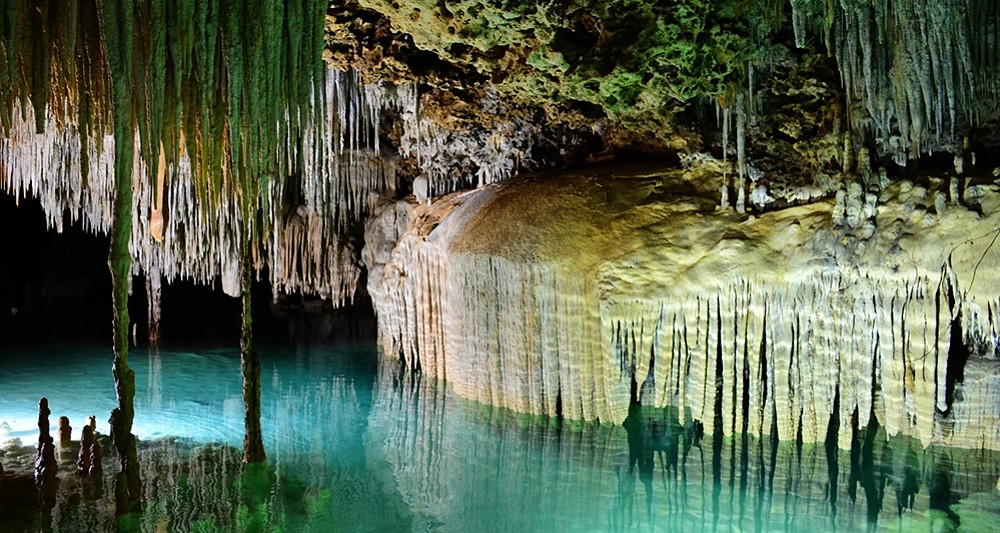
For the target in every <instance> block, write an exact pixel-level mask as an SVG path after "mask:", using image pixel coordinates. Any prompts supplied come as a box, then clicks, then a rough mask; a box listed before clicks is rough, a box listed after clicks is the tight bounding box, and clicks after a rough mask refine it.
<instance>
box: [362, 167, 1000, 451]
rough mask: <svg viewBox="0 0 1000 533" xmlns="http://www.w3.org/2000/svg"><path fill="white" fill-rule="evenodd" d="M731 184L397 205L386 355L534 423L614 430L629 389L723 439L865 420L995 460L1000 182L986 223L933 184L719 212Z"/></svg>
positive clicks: (383, 271)
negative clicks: (749, 211) (543, 417)
mask: <svg viewBox="0 0 1000 533" xmlns="http://www.w3.org/2000/svg"><path fill="white" fill-rule="evenodd" d="M721 179H722V176H718V175H715V176H709V175H704V174H698V172H695V171H676V170H671V171H656V170H650V171H648V172H643V171H631V173H629V172H624V171H623V172H622V173H618V174H616V173H614V172H613V171H608V172H607V173H605V174H600V175H596V174H587V173H583V174H579V175H573V176H562V177H551V178H548V179H535V180H524V181H516V182H513V183H510V184H508V185H506V186H493V187H485V188H483V189H480V190H477V191H474V192H467V193H459V194H455V195H450V196H446V197H443V198H440V199H437V200H435V201H434V202H433V203H432V204H431V205H430V206H426V205H415V204H410V203H407V202H405V201H400V202H397V203H395V204H386V205H385V206H383V207H381V208H380V209H378V210H377V211H376V212H377V216H376V218H375V219H374V220H373V221H372V222H371V223H370V224H369V226H368V237H367V247H372V250H371V251H368V248H366V252H365V254H364V257H365V260H366V262H367V264H368V267H369V272H370V276H369V293H370V294H371V295H372V298H373V301H374V302H375V306H376V309H377V312H378V315H379V325H380V342H381V344H382V346H383V351H384V354H385V357H386V358H388V359H390V360H395V361H399V362H400V363H401V364H404V365H405V366H406V367H409V368H411V369H419V370H420V371H421V372H422V373H423V375H425V376H428V377H432V378H435V377H436V378H442V379H446V380H447V381H448V382H449V383H450V384H451V386H452V387H453V388H454V390H455V391H456V392H457V393H458V394H460V395H462V396H465V397H468V398H472V399H475V400H479V401H482V402H484V403H489V404H492V405H497V406H501V407H507V408H510V409H513V410H515V411H520V412H527V413H537V414H550V415H551V414H556V413H559V414H561V415H562V416H565V417H567V418H574V419H584V420H595V419H596V420H600V421H602V422H615V423H619V422H621V421H622V420H624V418H625V417H626V415H627V414H628V406H629V403H630V401H631V400H632V399H633V398H632V394H631V390H632V389H633V387H635V388H636V398H634V399H635V400H637V401H640V402H641V403H642V404H643V405H644V406H668V405H669V406H674V407H677V408H678V409H680V412H681V413H682V415H681V416H682V417H686V416H691V417H692V418H693V419H696V420H699V421H700V422H701V423H702V424H704V427H705V431H706V432H708V433H714V432H722V433H725V434H733V433H740V432H741V431H744V430H745V431H750V432H753V433H754V434H761V435H768V434H769V432H770V428H771V427H772V425H773V426H774V427H776V429H777V432H778V435H779V437H780V438H781V439H784V440H794V439H795V438H796V436H798V435H801V438H802V439H803V440H804V441H806V442H820V441H823V440H825V439H826V438H827V430H828V427H829V426H830V423H831V420H833V421H837V425H836V428H837V431H836V432H835V433H834V437H835V440H836V441H838V442H839V443H840V444H841V445H845V443H847V442H848V441H849V439H850V435H851V433H850V432H851V423H850V417H851V415H852V413H854V412H857V416H858V424H860V425H861V426H864V425H867V424H868V422H869V416H870V414H874V415H875V417H876V418H877V419H878V421H879V423H880V424H881V425H883V426H884V427H885V428H886V431H887V432H888V434H889V435H895V434H900V433H902V434H906V435H912V436H914V437H917V438H919V439H920V440H921V441H922V442H924V443H925V444H927V443H941V444H950V445H957V446H966V447H981V446H985V447H988V448H992V449H997V448H1000V416H998V415H997V413H996V412H995V410H994V409H992V408H990V407H989V405H991V403H990V402H992V400H991V398H993V397H994V396H993V395H994V393H993V392H990V391H991V390H992V385H991V381H990V380H989V379H987V378H986V376H988V375H989V372H990V370H989V369H990V368H993V365H994V363H993V362H992V361H993V359H991V357H994V356H995V354H996V353H997V351H998V350H1000V329H998V326H997V324H996V323H995V321H993V320H992V319H991V318H990V317H991V316H992V313H993V312H994V308H996V307H997V306H998V303H997V302H998V298H1000V278H997V276H996V272H997V269H996V268H995V267H994V266H995V265H996V262H997V261H998V257H1000V256H998V255H997V254H1000V248H995V247H993V246H992V245H991V244H990V242H991V239H992V237H993V235H994V234H995V233H996V231H995V230H992V229H991V228H998V227H1000V209H998V208H1000V192H998V191H997V190H996V187H995V186H991V187H989V188H988V189H989V190H988V191H986V190H984V191H982V192H981V193H977V194H982V198H983V200H982V203H981V206H982V207H981V209H982V214H979V213H977V212H976V211H972V210H968V209H966V208H965V207H963V206H961V205H954V206H953V205H947V204H943V205H938V203H939V202H938V197H939V196H940V197H943V194H942V193H941V190H942V189H945V190H946V189H947V184H946V183H944V182H942V181H937V182H935V183H936V185H932V187H931V188H929V187H926V186H921V185H916V184H913V183H909V182H898V183H894V184H892V185H890V186H889V187H887V188H886V190H884V191H883V192H882V193H880V194H878V195H876V194H872V193H866V192H865V191H864V190H862V189H861V188H860V187H859V186H857V184H852V185H851V186H850V187H848V188H847V190H846V191H845V192H844V194H843V197H842V198H841V195H840V194H838V201H837V203H836V205H835V204H834V202H833V201H832V200H831V201H820V202H815V203H812V204H808V205H803V206H798V207H794V208H788V209H783V210H778V211H774V212H769V213H766V214H762V215H759V216H757V217H747V216H746V215H740V214H738V213H734V212H732V211H728V212H727V211H717V210H716V209H715V205H714V203H713V202H712V200H711V197H712V196H713V194H712V192H713V191H714V190H715V187H717V184H718V183H719V181H720V180H721ZM699 187H701V189H704V190H700V189H698V188H699ZM654 190H655V191H663V190H667V191H669V190H698V191H699V192H697V193H695V194H692V195H682V194H679V193H675V194H673V195H669V198H665V199H662V200H653V201H644V199H645V198H647V196H650V195H652V194H653V191H654ZM657 194H663V193H662V192H660V193H657ZM622 198H631V199H633V200H632V201H631V202H625V203H623V201H622V200H621V199H622ZM657 198H663V197H662V196H657ZM841 210H842V211H841ZM838 212H840V213H842V214H839V215H838V214H837V213H838ZM835 217H839V220H840V222H839V223H834V222H835ZM973 227H975V228H982V231H981V232H978V233H974V234H972V235H970V234H969V233H968V230H967V228H973ZM963 228H965V229H963ZM386 241H388V242H386ZM988 265H990V266H988ZM959 328H960V329H959ZM951 332H960V333H956V334H957V337H956V336H953V335H952V333H951ZM957 344H958V345H965V346H969V347H974V354H975V355H973V356H972V357H970V358H969V359H968V361H967V362H966V361H960V360H959V359H956V357H955V356H954V355H953V354H954V351H955V349H956V345H957ZM956 365H962V367H963V368H964V383H963V384H962V385H961V387H962V390H963V395H962V396H963V399H962V400H961V401H958V400H956V399H954V398H951V397H947V398H946V395H945V390H946V388H948V387H952V386H953V385H954V384H953V385H947V383H949V382H952V381H954V380H955V379H956V378H955V376H957V375H959V374H957V373H956V372H951V373H949V370H948V368H953V369H955V368H958V366H956ZM949 376H951V377H949ZM717 390H718V391H721V396H720V397H719V398H720V399H718V400H717V397H716V396H715V395H716V391H717ZM835 398H837V399H838V401H836V402H835V401H834V399H835ZM949 398H950V399H949ZM716 401H720V402H721V403H720V404H718V405H720V408H721V412H717V410H716V407H715V406H716V403H715V402H716ZM744 405H745V406H746V407H747V408H744ZM716 415H719V420H720V422H721V424H722V427H718V426H717V425H716V423H715V420H716Z"/></svg>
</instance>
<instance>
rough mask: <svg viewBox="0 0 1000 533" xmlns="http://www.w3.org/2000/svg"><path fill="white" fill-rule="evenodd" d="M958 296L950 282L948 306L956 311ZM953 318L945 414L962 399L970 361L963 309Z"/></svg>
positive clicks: (946, 382)
mask: <svg viewBox="0 0 1000 533" xmlns="http://www.w3.org/2000/svg"><path fill="white" fill-rule="evenodd" d="M955 307H956V298H955V287H954V286H953V285H952V284H951V283H948V308H949V309H950V310H952V312H954V311H955ZM954 317H955V318H953V319H952V320H951V335H950V338H949V339H948V367H947V371H946V372H945V383H944V387H945V388H944V399H945V405H947V408H946V409H945V411H944V415H946V416H948V415H950V414H951V407H952V404H953V403H954V402H955V401H962V393H961V388H960V387H959V385H960V384H962V383H963V382H964V381H965V365H966V363H967V362H968V361H969V355H970V352H969V347H968V346H966V344H965V335H964V332H963V331H962V310H961V308H959V309H958V312H955V313H954Z"/></svg>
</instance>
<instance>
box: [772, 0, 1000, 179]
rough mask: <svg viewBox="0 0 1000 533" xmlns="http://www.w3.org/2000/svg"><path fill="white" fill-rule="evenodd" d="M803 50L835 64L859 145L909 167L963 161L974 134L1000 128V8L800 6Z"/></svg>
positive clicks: (914, 3) (948, 2)
mask: <svg viewBox="0 0 1000 533" xmlns="http://www.w3.org/2000/svg"><path fill="white" fill-rule="evenodd" d="M791 4H792V19H793V20H792V22H793V28H794V30H795V34H796V42H797V43H798V44H799V45H800V46H803V45H805V44H806V43H807V39H808V38H810V37H812V38H815V39H817V40H818V41H819V42H820V43H823V44H824V45H825V47H826V48H827V49H828V51H829V53H830V54H831V55H833V56H835V57H836V59H837V62H838V64H839V66H840V76H841V81H842V83H843V87H844V90H845V92H846V96H847V100H848V107H847V113H848V120H849V122H850V125H851V128H852V130H853V131H854V132H856V133H858V134H860V136H859V138H858V139H856V142H861V141H863V140H865V139H868V140H871V141H872V142H873V143H874V144H875V145H876V146H877V147H878V149H879V152H880V153H883V154H886V155H889V156H892V157H894V158H895V160H896V162H897V163H898V164H901V165H905V163H906V160H907V159H908V158H916V157H919V156H920V155H922V154H927V153H932V152H935V151H946V152H953V153H961V152H962V150H963V146H962V139H963V137H964V136H965V135H967V134H968V132H969V131H970V130H971V129H974V128H977V127H982V126H985V125H987V124H989V123H991V122H992V123H996V121H997V120H998V119H1000V84H998V81H997V80H1000V46H997V43H998V40H1000V9H998V6H997V2H996V0H903V1H893V2H888V1H885V0H879V1H875V2H868V1H862V0H841V1H839V2H827V1H825V0H792V2H791Z"/></svg>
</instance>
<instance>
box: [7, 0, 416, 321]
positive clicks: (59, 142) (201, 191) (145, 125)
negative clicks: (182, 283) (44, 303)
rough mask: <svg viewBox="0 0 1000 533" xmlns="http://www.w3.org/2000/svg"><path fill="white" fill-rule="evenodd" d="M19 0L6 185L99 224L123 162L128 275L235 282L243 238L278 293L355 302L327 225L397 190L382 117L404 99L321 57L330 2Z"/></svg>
mask: <svg viewBox="0 0 1000 533" xmlns="http://www.w3.org/2000/svg"><path fill="white" fill-rule="evenodd" d="M36 3H37V2H36ZM29 4H30V3H13V2H12V3H10V4H6V5H5V6H4V9H3V14H2V15H0V16H2V17H3V18H2V19H0V29H2V32H0V49H2V51H3V54H0V55H2V56H3V61H4V63H3V64H2V65H0V67H3V68H2V69H0V70H2V72H3V74H4V80H3V81H4V84H3V86H4V92H3V93H2V95H0V96H2V97H3V98H2V102H0V104H2V106H3V107H2V108H0V111H3V119H2V122H0V126H2V132H3V136H2V137H0V186H2V187H3V189H4V190H6V191H7V192H9V193H11V194H13V195H15V196H17V197H22V196H26V195H33V196H37V197H39V198H40V199H41V200H42V203H43V207H44V209H45V212H46V216H47V219H48V222H49V224H50V225H51V226H52V227H55V228H56V229H57V230H61V229H62V227H63V225H64V224H65V223H66V221H67V220H68V221H69V222H70V223H74V222H77V221H80V222H82V224H83V226H84V228H85V229H88V230H91V231H98V232H108V231H109V230H110V229H111V221H112V219H113V209H112V199H113V197H114V194H115V185H114V180H113V176H114V175H115V174H116V173H118V174H121V175H123V176H126V177H127V178H128V179H129V180H130V181H131V184H132V189H133V190H134V202H133V203H132V204H131V209H132V220H133V224H132V230H131V233H130V237H129V253H130V255H131V257H132V258H133V259H134V266H133V269H132V272H133V273H137V274H138V273H140V272H147V273H150V274H151V275H158V276H162V277H163V278H165V279H166V280H167V281H173V280H175V279H178V278H189V279H194V280H196V281H200V282H208V283H211V282H212V281H213V280H215V279H221V280H222V286H223V288H224V289H225V290H226V291H227V292H229V293H231V294H238V292H239V286H240V283H239V271H240V269H239V261H238V258H239V257H240V254H239V250H240V248H241V246H242V243H243V242H250V243H251V245H252V247H253V259H254V267H255V269H256V270H258V271H260V270H261V269H262V268H263V267H264V266H265V265H266V266H267V267H269V273H270V276H271V281H272V284H273V286H274V288H275V291H278V290H286V291H289V292H304V293H314V294H318V295H320V296H323V297H326V298H330V299H332V300H334V301H335V302H338V303H341V302H344V301H347V300H349V299H350V298H351V297H352V295H353V292H354V288H355V284H356V282H357V278H358V275H359V272H358V269H357V267H356V266H355V264H354V259H353V254H352V252H351V249H350V245H349V244H348V243H347V242H345V241H344V240H343V238H342V237H340V235H341V233H342V232H343V230H344V229H345V228H346V227H347V226H348V225H349V224H351V223H353V221H354V220H356V219H357V217H358V216H359V215H360V214H362V213H364V212H365V209H366V207H365V206H366V204H367V202H368V201H369V200H368V194H369V193H370V192H373V191H384V190H391V189H392V188H394V187H395V177H394V174H393V171H392V167H391V164H390V162H389V161H388V159H387V158H384V157H382V154H381V153H380V152H379V144H378V129H379V126H378V124H379V120H380V115H379V114H380V110H381V109H383V107H384V106H392V105H397V102H398V100H399V98H397V97H396V96H395V95H396V89H395V88H394V87H390V86H386V87H383V86H381V85H372V86H365V85H362V84H360V83H359V81H358V79H357V75H356V74H354V73H344V72H339V71H335V70H328V69H327V68H326V67H325V66H324V65H323V62H322V51H323V46H324V41H323V14H324V13H325V9H326V2H323V1H315V0H297V1H287V2H286V1H275V2H266V3H265V4H264V5H263V6H260V7H261V8H260V9H256V8H255V9H254V10H253V12H250V6H249V4H247V3H245V2H228V1H222V0H178V1H171V2H152V1H148V2H139V3H132V2H128V3H127V4H128V5H125V4H123V3H120V2H117V3H116V2H106V3H98V2H95V1H93V0H83V1H80V2H72V3H68V4H64V3H62V2H41V3H38V4H39V5H38V6H34V5H29ZM102 6H103V9H99V8H101V7H102ZM64 56H65V57H64ZM67 58H68V59H67ZM406 90H407V89H403V90H402V91H401V92H402V93H405V92H406ZM407 101H408V102H415V96H411V97H409V98H408V100H407ZM247 236H248V237H247ZM245 237H246V238H245Z"/></svg>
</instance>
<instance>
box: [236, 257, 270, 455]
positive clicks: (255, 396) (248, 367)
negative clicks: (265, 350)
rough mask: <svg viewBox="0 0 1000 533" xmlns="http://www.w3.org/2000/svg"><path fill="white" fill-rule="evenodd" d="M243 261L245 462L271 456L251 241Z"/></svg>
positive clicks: (242, 338)
mask: <svg viewBox="0 0 1000 533" xmlns="http://www.w3.org/2000/svg"><path fill="white" fill-rule="evenodd" d="M242 257H243V260H242V262H241V271H240V285H241V289H242V293H243V294H242V297H241V300H242V303H243V320H242V326H241V329H240V373H241V374H242V376H243V404H244V408H245V415H244V426H245V430H246V432H245V434H244V436H243V462H244V463H247V464H252V463H263V462H264V461H265V460H266V459H267V454H266V453H265V452H264V439H263V437H262V435H261V430H260V389H261V384H260V356H258V355H257V351H256V350H255V349H254V347H253V311H252V305H251V291H250V286H251V284H252V281H253V265H252V263H251V258H250V245H249V242H248V243H247V244H246V246H245V247H244V250H243V256H242Z"/></svg>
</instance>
